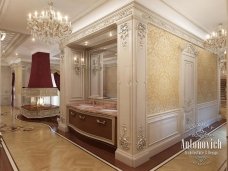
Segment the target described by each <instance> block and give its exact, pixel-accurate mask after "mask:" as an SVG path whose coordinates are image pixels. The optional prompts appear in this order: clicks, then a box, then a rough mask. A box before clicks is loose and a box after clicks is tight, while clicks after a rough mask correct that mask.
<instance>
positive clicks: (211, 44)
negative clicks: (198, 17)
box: [204, 24, 227, 54]
mask: <svg viewBox="0 0 228 171" xmlns="http://www.w3.org/2000/svg"><path fill="white" fill-rule="evenodd" d="M226 36H227V31H226V30H225V29H224V28H223V25H222V24H219V26H218V29H217V31H213V32H212V33H211V34H208V35H207V38H206V40H205V41H204V47H205V48H207V49H209V50H211V51H212V52H214V53H216V54H220V53H224V52H225V48H226Z"/></svg>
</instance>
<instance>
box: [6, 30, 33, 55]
mask: <svg viewBox="0 0 228 171" xmlns="http://www.w3.org/2000/svg"><path fill="white" fill-rule="evenodd" d="M10 34H11V37H10V40H8V41H7V42H4V41H3V42H2V44H3V48H4V49H2V50H4V51H5V52H4V53H3V54H2V57H8V56H9V55H10V54H11V53H12V52H13V51H14V50H15V49H16V48H17V47H18V46H19V45H21V44H22V43H23V42H24V41H25V40H26V39H27V38H28V37H29V35H26V34H20V33H12V32H11V33H10ZM12 35H13V36H12ZM7 36H8V32H7V33H6V37H7ZM6 40H7V38H6Z"/></svg>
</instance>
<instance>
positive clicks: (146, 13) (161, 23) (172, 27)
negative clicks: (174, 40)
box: [134, 3, 203, 47]
mask: <svg viewBox="0 0 228 171" xmlns="http://www.w3.org/2000/svg"><path fill="white" fill-rule="evenodd" d="M134 7H135V10H136V11H137V12H136V15H137V16H138V17H140V18H141V19H142V20H146V21H147V22H148V23H151V24H153V25H155V26H157V27H159V28H161V29H164V30H166V31H168V32H170V33H172V34H174V35H176V36H178V37H180V38H182V39H184V40H187V41H189V42H191V43H193V44H195V45H197V46H200V47H203V40H202V39H201V38H199V37H197V36H195V35H193V34H192V33H190V32H188V31H186V30H184V29H183V28H181V27H179V26H177V25H176V24H174V23H172V22H171V21H169V20H167V19H165V18H163V17H162V16H160V15H158V14H156V13H155V12H153V11H151V10H150V9H148V8H146V7H144V6H142V5H141V4H139V3H136V4H135V5H134Z"/></svg>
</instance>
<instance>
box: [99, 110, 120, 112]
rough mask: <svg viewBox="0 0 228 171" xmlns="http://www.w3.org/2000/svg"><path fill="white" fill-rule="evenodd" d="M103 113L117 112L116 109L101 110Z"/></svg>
mask: <svg viewBox="0 0 228 171" xmlns="http://www.w3.org/2000/svg"><path fill="white" fill-rule="evenodd" d="M100 111H101V112H117V110H116V109H101V110H100Z"/></svg>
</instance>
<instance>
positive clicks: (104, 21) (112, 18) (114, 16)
mask: <svg viewBox="0 0 228 171" xmlns="http://www.w3.org/2000/svg"><path fill="white" fill-rule="evenodd" d="M133 6H134V3H130V4H128V5H127V6H124V7H122V8H120V9H119V10H117V11H114V12H113V13H111V14H109V15H107V16H105V17H103V18H101V19H99V20H97V21H95V22H93V23H91V24H90V25H88V26H86V27H84V28H82V29H81V30H79V31H77V32H74V33H73V34H72V35H71V38H70V39H68V40H67V41H66V42H65V43H64V44H65V45H68V44H70V43H73V42H75V41H78V40H80V39H82V38H84V37H86V36H88V35H90V34H92V33H95V32H97V31H99V30H102V29H104V28H106V27H109V26H111V25H113V24H116V23H117V22H118V21H120V20H121V19H123V18H126V17H128V16H131V15H133Z"/></svg>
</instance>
